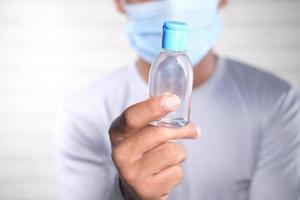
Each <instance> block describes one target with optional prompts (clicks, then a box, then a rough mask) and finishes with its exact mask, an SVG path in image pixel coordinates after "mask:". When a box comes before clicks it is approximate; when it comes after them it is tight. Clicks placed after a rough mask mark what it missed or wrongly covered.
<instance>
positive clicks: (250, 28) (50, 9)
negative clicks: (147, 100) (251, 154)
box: [0, 0, 300, 200]
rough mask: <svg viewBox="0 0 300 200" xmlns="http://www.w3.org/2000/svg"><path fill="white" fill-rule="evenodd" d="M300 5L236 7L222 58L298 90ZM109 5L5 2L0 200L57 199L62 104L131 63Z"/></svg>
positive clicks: (259, 2) (102, 1)
mask: <svg viewBox="0 0 300 200" xmlns="http://www.w3.org/2000/svg"><path fill="white" fill-rule="evenodd" d="M299 10H300V1H298V0H232V2H231V4H230V5H229V6H228V8H227V10H226V11H224V12H223V16H224V18H225V27H226V28H225V30H224V34H223V37H222V38H221V39H220V41H219V43H218V45H217V50H218V52H220V53H222V54H223V55H228V56H231V57H234V58H238V59H241V60H244V61H247V62H249V63H252V64H256V65H259V66H261V67H263V68H265V69H267V70H270V71H273V72H274V73H276V74H278V75H279V76H281V77H283V78H285V79H287V80H289V81H291V82H293V83H294V84H298V85H299V84H300V68H299V63H300V12H299ZM124 23H125V19H124V18H123V17H121V16H120V15H118V14H116V11H115V10H114V7H113V5H112V0H26V1H23V0H0V199H1V200H2V199H5V200H17V199H18V200H23V199H24V200H25V199H30V200H35V199H36V200H40V199H43V200H50V199H56V198H57V191H56V181H55V176H54V172H53V171H54V170H53V158H52V155H53V149H52V141H53V133H52V132H53V124H54V119H55V112H56V109H57V106H58V105H59V104H60V102H61V101H62V100H63V99H64V97H65V96H66V95H68V94H70V93H72V92H73V91H75V90H78V89H79V88H81V87H83V86H84V85H86V84H87V83H88V82H89V81H91V80H92V79H94V78H95V77H97V76H98V75H99V74H102V73H105V72H109V71H112V70H114V69H116V68H118V67H119V66H120V65H122V64H124V63H127V62H129V61H130V60H132V59H133V57H134V54H133V52H132V51H131V50H129V49H128V47H127V42H126V37H125V35H124V34H123V33H124V31H123V28H124Z"/></svg>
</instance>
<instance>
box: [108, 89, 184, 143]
mask: <svg viewBox="0 0 300 200" xmlns="http://www.w3.org/2000/svg"><path fill="white" fill-rule="evenodd" d="M179 104H180V98H179V97H178V96H176V95H174V94H172V93H165V94H163V95H161V96H157V97H151V98H149V99H147V100H145V101H142V102H140V103H137V104H134V105H132V106H130V107H128V108H127V109H126V110H125V111H124V112H123V113H122V114H121V115H120V116H119V117H118V118H116V119H115V120H114V121H113V123H112V125H111V127H110V129H109V133H110V134H114V135H117V136H118V137H122V138H126V137H128V136H129V135H130V134H132V133H133V132H135V131H136V130H138V129H140V128H143V127H144V126H146V125H147V124H148V123H150V122H151V121H153V120H155V119H158V118H160V117H162V116H164V115H166V114H167V113H169V112H171V111H174V110H175V109H176V108H177V107H178V106H179Z"/></svg>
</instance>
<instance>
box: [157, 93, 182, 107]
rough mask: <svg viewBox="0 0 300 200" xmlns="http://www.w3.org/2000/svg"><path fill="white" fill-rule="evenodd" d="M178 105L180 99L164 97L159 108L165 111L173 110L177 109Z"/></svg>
mask: <svg viewBox="0 0 300 200" xmlns="http://www.w3.org/2000/svg"><path fill="white" fill-rule="evenodd" d="M179 104H180V98H179V97H178V96H176V95H173V94H171V95H168V96H165V97H164V98H163V99H162V101H161V107H162V108H164V109H166V110H173V109H175V108H177V107H178V106H179Z"/></svg>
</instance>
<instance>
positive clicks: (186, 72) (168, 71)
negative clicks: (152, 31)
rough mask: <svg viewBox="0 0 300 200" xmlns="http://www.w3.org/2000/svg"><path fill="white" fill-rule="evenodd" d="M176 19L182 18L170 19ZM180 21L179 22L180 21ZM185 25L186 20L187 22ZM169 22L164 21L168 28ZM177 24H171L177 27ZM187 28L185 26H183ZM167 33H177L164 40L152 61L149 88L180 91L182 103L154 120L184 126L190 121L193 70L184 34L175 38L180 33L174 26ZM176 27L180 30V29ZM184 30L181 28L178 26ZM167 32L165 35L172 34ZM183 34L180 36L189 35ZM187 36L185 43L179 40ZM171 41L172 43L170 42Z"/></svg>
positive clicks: (161, 91) (152, 93) (159, 92)
mask: <svg viewBox="0 0 300 200" xmlns="http://www.w3.org/2000/svg"><path fill="white" fill-rule="evenodd" d="M167 23H177V24H176V25H177V26H178V25H181V24H184V23H180V22H167ZM178 23H179V24H178ZM184 25H185V26H186V24H184ZM165 26H166V23H165V24H164V31H165ZM174 27H175V28H176V26H172V28H173V29H174ZM184 30H186V29H184ZM172 31H173V32H171V33H170V32H169V33H168V34H172V33H174V34H175V36H174V37H172V38H171V40H168V41H167V42H168V43H167V44H166V42H165V43H164V40H166V38H163V50H162V51H161V52H160V54H159V55H158V57H157V58H156V60H155V61H154V62H153V63H152V65H151V69H150V73H149V92H150V96H160V95H162V94H164V93H166V92H171V93H173V94H175V95H177V96H178V97H179V98H180V100H181V104H180V106H179V107H178V108H177V109H176V110H175V111H173V112H171V113H169V114H167V115H166V116H164V117H162V118H161V119H158V120H155V121H153V122H151V124H152V125H155V126H169V127H183V126H185V125H187V124H188V123H189V120H190V119H189V115H190V99H191V93H192V86H193V70H192V65H191V63H190V60H189V58H188V56H187V55H186V53H185V46H186V40H185V38H180V37H179V38H176V36H177V37H178V35H179V36H180V34H178V33H177V34H176V32H174V30H172ZM175 31H178V30H177V29H176V30H175ZM179 31H182V30H179ZM168 34H165V33H164V37H170V36H169V35H168ZM185 35H186V34H182V35H181V37H186V36H185ZM182 39H184V41H183V42H182V43H179V45H178V44H176V42H177V43H178V42H180V40H182ZM170 42H171V44H170ZM174 45H175V46H174ZM176 45H177V46H176Z"/></svg>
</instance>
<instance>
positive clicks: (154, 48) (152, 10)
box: [124, 0, 222, 65]
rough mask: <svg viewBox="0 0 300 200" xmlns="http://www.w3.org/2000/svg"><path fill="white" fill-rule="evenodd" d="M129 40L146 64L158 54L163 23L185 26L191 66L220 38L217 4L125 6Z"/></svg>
mask: <svg viewBox="0 0 300 200" xmlns="http://www.w3.org/2000/svg"><path fill="white" fill-rule="evenodd" d="M124 8H125V11H126V13H127V15H128V18H129V22H128V26H127V33H128V38H129V42H130V44H131V46H132V47H133V48H134V49H136V51H137V52H138V54H139V56H140V57H141V58H143V59H144V60H146V61H147V62H149V63H152V61H153V60H154V59H155V57H156V56H157V55H158V53H159V52H160V51H161V40H162V26H163V23H164V21H182V22H185V23H187V24H188V26H189V32H188V45H187V54H188V56H189V58H190V60H191V63H192V64H193V65H195V64H197V63H198V62H199V61H201V60H202V59H203V57H204V56H205V55H206V54H207V53H208V51H209V50H210V49H211V48H212V46H213V45H214V43H215V42H216V40H217V38H218V36H219V35H220V31H221V27H222V24H221V22H220V19H219V16H218V13H217V12H218V0H154V1H150V2H145V3H137V4H126V3H124Z"/></svg>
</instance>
